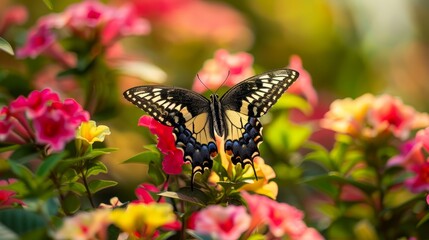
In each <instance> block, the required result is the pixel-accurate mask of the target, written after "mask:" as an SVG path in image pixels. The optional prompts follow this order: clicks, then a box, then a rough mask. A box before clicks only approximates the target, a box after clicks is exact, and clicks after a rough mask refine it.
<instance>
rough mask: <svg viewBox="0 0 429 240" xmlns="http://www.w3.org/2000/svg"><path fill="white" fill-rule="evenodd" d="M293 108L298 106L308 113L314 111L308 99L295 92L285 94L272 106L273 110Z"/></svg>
mask: <svg viewBox="0 0 429 240" xmlns="http://www.w3.org/2000/svg"><path fill="white" fill-rule="evenodd" d="M291 108H297V109H299V110H300V111H301V112H303V113H305V114H307V115H309V114H311V112H312V107H311V105H310V104H309V103H308V101H307V100H305V99H304V98H302V97H300V96H298V95H294V94H283V95H282V96H281V97H280V99H279V100H278V102H277V103H276V104H275V105H274V106H273V107H272V109H273V110H285V109H286V110H287V109H291Z"/></svg>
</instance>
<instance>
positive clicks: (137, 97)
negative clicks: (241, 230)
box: [124, 69, 299, 179]
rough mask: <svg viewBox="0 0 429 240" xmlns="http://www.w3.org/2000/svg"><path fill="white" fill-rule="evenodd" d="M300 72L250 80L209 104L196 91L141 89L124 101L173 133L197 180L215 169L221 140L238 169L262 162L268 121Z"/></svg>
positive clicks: (277, 72)
mask: <svg viewBox="0 0 429 240" xmlns="http://www.w3.org/2000/svg"><path fill="white" fill-rule="evenodd" d="M298 75H299V74H298V72H296V71H294V70H291V69H279V70H275V71H271V72H267V73H263V74H259V75H256V76H254V77H251V78H249V79H246V80H244V81H242V82H240V83H239V84H237V85H236V86H234V87H232V88H231V89H229V90H228V91H227V92H226V93H225V94H224V95H223V96H222V97H220V98H219V96H218V95H217V94H212V95H211V96H210V100H209V99H207V98H205V97H204V96H202V95H200V94H198V93H195V92H193V91H190V90H187V89H183V88H176V87H166V86H156V85H150V86H140V87H134V88H131V89H129V90H127V91H125V92H124V97H125V98H126V99H127V100H129V101H130V102H132V103H133V104H135V105H137V106H138V107H139V108H141V109H143V110H144V111H145V112H147V113H148V114H149V115H151V116H152V117H154V118H155V119H156V120H158V121H159V122H161V123H162V124H165V125H167V126H172V127H173V134H174V135H175V138H176V147H177V148H178V149H181V150H182V151H183V153H184V161H185V162H190V163H191V164H192V179H193V177H194V175H195V174H196V173H198V172H200V173H203V172H204V170H205V169H211V168H212V165H213V158H214V157H215V156H216V155H217V153H218V146H216V141H215V139H216V135H217V136H219V137H222V138H223V139H224V140H225V146H224V149H225V151H226V153H227V154H228V155H230V156H231V161H232V162H233V163H234V164H238V163H240V164H241V165H242V167H244V166H245V165H247V164H251V165H252V167H253V159H254V158H255V157H256V156H259V148H258V146H259V144H260V143H261V142H262V140H263V138H262V133H261V131H262V125H261V123H260V122H259V120H258V118H259V117H261V116H263V115H264V114H265V113H266V112H267V111H268V110H269V109H270V108H271V106H272V105H274V103H275V102H277V100H278V99H279V98H280V96H281V95H282V94H283V93H284V92H285V90H286V89H287V88H288V87H289V86H290V85H291V84H292V83H293V82H294V81H295V80H296V79H297V78H298Z"/></svg>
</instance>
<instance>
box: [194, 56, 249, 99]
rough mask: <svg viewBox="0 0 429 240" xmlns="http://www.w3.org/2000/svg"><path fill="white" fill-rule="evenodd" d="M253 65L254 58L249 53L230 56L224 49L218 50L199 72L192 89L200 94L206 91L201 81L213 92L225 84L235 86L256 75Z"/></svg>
mask: <svg viewBox="0 0 429 240" xmlns="http://www.w3.org/2000/svg"><path fill="white" fill-rule="evenodd" d="M252 64H253V57H252V55H250V54H248V53H245V52H239V53H236V54H230V53H229V52H228V51H226V50H224V49H220V50H217V51H216V53H215V56H214V58H213V59H209V60H207V61H206V62H205V63H204V66H203V68H202V69H201V70H200V71H199V72H198V76H197V77H196V78H195V79H194V85H193V87H192V89H193V90H194V91H196V92H200V93H201V92H204V91H206V90H207V89H206V87H205V86H204V85H203V84H202V83H201V81H202V82H203V83H204V84H205V85H206V86H207V87H208V88H209V89H211V90H216V89H217V88H219V87H221V84H222V83H224V82H225V83H224V86H230V87H231V86H234V85H235V84H237V83H239V82H240V81H242V80H244V79H246V78H248V77H251V76H252V75H254V71H253V68H252ZM228 73H229V75H228ZM198 77H199V78H200V79H198ZM200 80H201V81H200ZM225 80H226V81H225Z"/></svg>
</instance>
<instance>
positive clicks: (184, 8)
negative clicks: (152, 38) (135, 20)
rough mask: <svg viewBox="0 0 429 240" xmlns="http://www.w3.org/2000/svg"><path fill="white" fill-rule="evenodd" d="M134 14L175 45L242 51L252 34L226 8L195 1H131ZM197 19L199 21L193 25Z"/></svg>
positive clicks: (220, 5)
mask: <svg viewBox="0 0 429 240" xmlns="http://www.w3.org/2000/svg"><path fill="white" fill-rule="evenodd" d="M132 3H133V4H134V8H135V9H136V12H137V13H138V14H140V16H143V17H147V18H149V19H150V20H151V21H152V22H153V24H156V26H157V27H158V29H162V31H160V32H161V33H162V34H163V35H164V36H163V37H164V38H165V39H167V40H169V41H171V42H174V43H187V42H195V41H198V42H207V41H208V42H210V43H212V44H215V45H217V46H228V47H230V48H234V49H245V48H246V47H249V46H250V45H251V43H252V41H253V34H252V32H251V31H250V29H249V27H248V26H247V24H246V21H245V19H244V18H243V16H241V15H240V14H239V13H238V12H237V11H235V10H234V9H233V8H231V7H229V6H228V5H226V4H222V3H217V2H207V1H195V0H180V1H177V0H160V1H148V0H132ZM195 19H198V21H195Z"/></svg>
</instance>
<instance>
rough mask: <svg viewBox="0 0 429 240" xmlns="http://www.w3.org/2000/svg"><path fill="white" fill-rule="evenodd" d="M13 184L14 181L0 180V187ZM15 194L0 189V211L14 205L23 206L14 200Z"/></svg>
mask: <svg viewBox="0 0 429 240" xmlns="http://www.w3.org/2000/svg"><path fill="white" fill-rule="evenodd" d="M13 182H15V179H8V180H0V187H2V186H7V185H9V184H11V183H13ZM15 195H16V192H14V191H12V190H7V189H0V209H4V208H10V207H13V206H15V205H25V204H24V202H22V201H21V200H19V199H17V198H15Z"/></svg>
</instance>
